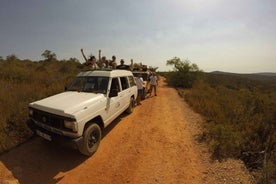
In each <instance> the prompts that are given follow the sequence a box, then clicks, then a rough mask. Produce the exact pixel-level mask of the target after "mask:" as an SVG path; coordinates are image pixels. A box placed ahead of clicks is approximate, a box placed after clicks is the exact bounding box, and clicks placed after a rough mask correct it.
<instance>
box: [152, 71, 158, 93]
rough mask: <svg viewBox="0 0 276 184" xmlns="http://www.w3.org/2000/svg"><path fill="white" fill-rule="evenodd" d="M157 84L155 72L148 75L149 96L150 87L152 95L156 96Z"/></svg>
mask: <svg viewBox="0 0 276 184" xmlns="http://www.w3.org/2000/svg"><path fill="white" fill-rule="evenodd" d="M157 85H158V78H157V76H156V74H155V73H153V74H152V75H151V76H150V96H151V92H152V88H153V89H154V96H157V94H156V86H157Z"/></svg>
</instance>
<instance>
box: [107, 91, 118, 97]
mask: <svg viewBox="0 0 276 184" xmlns="http://www.w3.org/2000/svg"><path fill="white" fill-rule="evenodd" d="M115 96H118V90H117V89H111V90H110V93H109V97H110V98H111V97H115Z"/></svg>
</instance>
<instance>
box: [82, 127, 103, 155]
mask: <svg viewBox="0 0 276 184" xmlns="http://www.w3.org/2000/svg"><path fill="white" fill-rule="evenodd" d="M101 138H102V132H101V128H100V127H99V125H98V124H96V123H93V124H91V125H90V126H89V127H87V128H86V129H85V131H84V134H83V142H82V144H81V146H80V147H79V151H80V152H81V153H82V154H84V155H87V156H91V155H92V154H93V153H95V152H96V151H97V149H98V147H99V145H100V141H101Z"/></svg>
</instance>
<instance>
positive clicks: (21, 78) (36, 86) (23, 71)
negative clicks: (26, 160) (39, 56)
mask: <svg viewBox="0 0 276 184" xmlns="http://www.w3.org/2000/svg"><path fill="white" fill-rule="evenodd" d="M8 59H9V60H2V61H1V62H0V85H1V88H0V112H1V114H0V153H1V152H3V151H5V150H8V149H10V148H12V147H14V146H16V145H18V144H20V143H22V142H24V141H25V140H26V139H27V138H28V137H30V136H31V132H30V130H29V128H28V127H27V125H26V121H27V119H28V104H29V103H30V102H33V101H35V100H38V99H41V98H44V97H47V96H50V95H53V94H56V93H59V92H61V91H63V90H64V87H65V86H66V85H67V84H68V83H69V82H70V81H71V79H72V78H73V77H74V76H75V75H76V74H77V73H78V72H79V71H80V68H81V64H80V63H79V62H78V61H77V60H76V59H69V60H63V61H57V60H54V61H47V62H44V61H43V62H32V61H29V60H23V61H22V60H19V59H18V58H16V57H14V56H12V57H9V58H8Z"/></svg>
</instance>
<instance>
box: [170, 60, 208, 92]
mask: <svg viewBox="0 0 276 184" xmlns="http://www.w3.org/2000/svg"><path fill="white" fill-rule="evenodd" d="M167 65H173V66H174V68H173V70H174V71H173V72H170V73H169V74H168V83H169V85H172V86H175V87H184V88H191V87H192V86H193V84H194V83H195V82H196V81H198V80H199V79H200V78H201V77H202V73H203V72H202V71H201V70H199V68H198V66H197V65H196V64H194V63H191V62H190V61H189V60H187V59H186V60H184V61H182V60H181V59H180V58H178V57H174V58H173V59H170V60H167Z"/></svg>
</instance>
